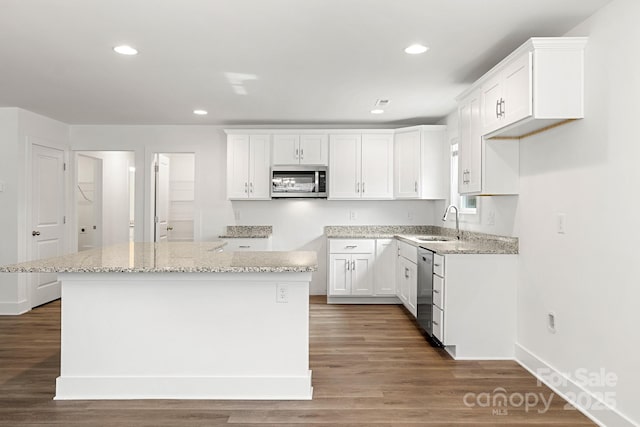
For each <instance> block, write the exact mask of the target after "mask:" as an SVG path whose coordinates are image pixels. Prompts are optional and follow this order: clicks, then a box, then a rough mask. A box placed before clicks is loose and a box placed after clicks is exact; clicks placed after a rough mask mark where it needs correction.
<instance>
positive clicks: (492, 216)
mask: <svg viewBox="0 0 640 427" xmlns="http://www.w3.org/2000/svg"><path fill="white" fill-rule="evenodd" d="M495 224H496V211H494V210H490V211H489V214H488V215H487V225H495Z"/></svg>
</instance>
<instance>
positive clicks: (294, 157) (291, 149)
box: [273, 134, 300, 165]
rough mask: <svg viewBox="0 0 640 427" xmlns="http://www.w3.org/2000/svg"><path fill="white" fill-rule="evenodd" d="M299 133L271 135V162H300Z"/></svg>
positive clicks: (279, 163)
mask: <svg viewBox="0 0 640 427" xmlns="http://www.w3.org/2000/svg"><path fill="white" fill-rule="evenodd" d="M299 159H300V136H299V135H277V134H276V135H273V164H274V165H297V164H298V163H299V162H300V160H299Z"/></svg>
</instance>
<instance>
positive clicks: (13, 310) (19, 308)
mask: <svg viewBox="0 0 640 427" xmlns="http://www.w3.org/2000/svg"><path fill="white" fill-rule="evenodd" d="M30 310H31V307H30V306H29V301H27V300H22V301H18V302H0V315H2V316H19V315H21V314H24V313H26V312H27V311H30Z"/></svg>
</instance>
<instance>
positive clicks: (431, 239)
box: [414, 236, 455, 242]
mask: <svg viewBox="0 0 640 427" xmlns="http://www.w3.org/2000/svg"><path fill="white" fill-rule="evenodd" d="M414 239H416V240H419V241H421V242H451V241H454V240H455V239H454V238H451V237H443V236H417V237H414Z"/></svg>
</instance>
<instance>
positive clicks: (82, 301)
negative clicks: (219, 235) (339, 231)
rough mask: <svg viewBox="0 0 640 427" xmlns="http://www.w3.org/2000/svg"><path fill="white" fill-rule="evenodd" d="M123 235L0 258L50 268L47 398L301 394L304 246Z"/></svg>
mask: <svg viewBox="0 0 640 427" xmlns="http://www.w3.org/2000/svg"><path fill="white" fill-rule="evenodd" d="M223 245H224V243H222V242H202V243H159V244H154V243H132V244H123V245H116V246H112V247H107V248H103V249H94V250H90V251H86V252H80V253H76V254H71V255H66V256H62V257H58V258H51V259H47V260H41V261H34V262H30V263H23V264H17V265H13V266H8V267H0V272H14V273H15V272H17V273H46V272H49V273H50V272H55V273H58V277H59V279H60V280H61V282H62V322H61V325H62V332H61V340H62V341H61V367H60V376H59V377H58V379H57V382H56V396H55V399H311V396H312V391H313V388H312V386H311V371H310V370H309V282H310V280H311V274H312V272H314V271H316V270H317V257H316V253H315V252H303V251H297V252H220V251H219V249H220V248H221V247H222V246H223Z"/></svg>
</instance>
